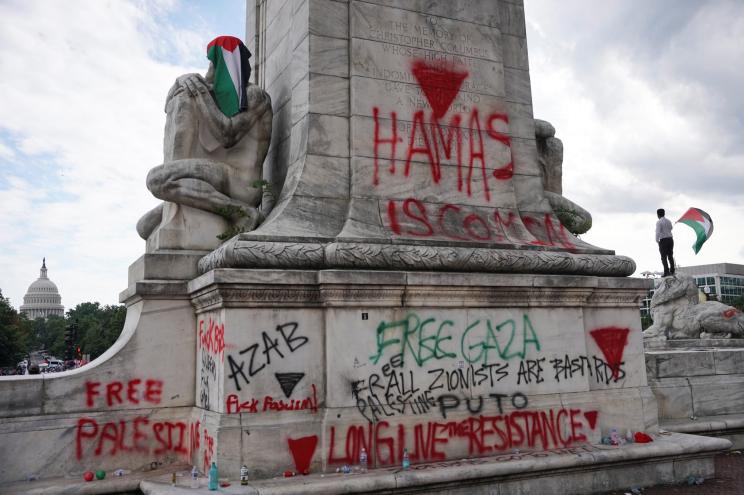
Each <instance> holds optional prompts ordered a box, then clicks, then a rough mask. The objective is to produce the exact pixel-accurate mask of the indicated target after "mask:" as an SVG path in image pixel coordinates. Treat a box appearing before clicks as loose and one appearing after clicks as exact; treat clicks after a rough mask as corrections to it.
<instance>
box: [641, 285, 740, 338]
mask: <svg viewBox="0 0 744 495" xmlns="http://www.w3.org/2000/svg"><path fill="white" fill-rule="evenodd" d="M651 318H653V320H654V323H653V325H651V326H650V327H648V328H647V329H646V330H645V331H644V332H643V338H644V339H649V340H650V339H653V340H666V339H697V338H719V339H720V338H732V337H734V338H742V337H744V313H742V312H741V311H739V310H738V309H736V308H734V307H732V306H728V305H726V304H723V303H720V302H718V301H707V302H702V303H701V302H700V300H699V296H698V288H697V285H695V280H694V279H693V278H692V277H691V276H689V275H682V274H677V275H673V276H671V277H665V278H664V279H663V280H662V282H661V285H660V286H659V287H658V288H657V289H656V292H655V293H654V296H653V297H652V298H651Z"/></svg>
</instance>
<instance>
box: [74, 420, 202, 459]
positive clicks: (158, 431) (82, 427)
mask: <svg viewBox="0 0 744 495" xmlns="http://www.w3.org/2000/svg"><path fill="white" fill-rule="evenodd" d="M198 431H199V423H198V422H197V423H196V424H191V425H189V424H187V423H185V422H183V421H151V420H150V419H149V418H147V417H146V416H137V417H136V418H134V419H133V420H131V421H125V420H119V421H108V422H106V423H99V422H98V421H97V420H95V419H93V418H87V417H82V418H80V419H78V422H77V428H76V438H75V446H76V449H75V455H76V456H77V458H78V459H82V458H83V455H84V453H85V452H87V449H86V445H95V449H94V450H93V454H94V455H95V456H96V457H97V456H100V455H107V456H116V455H118V454H122V453H127V452H141V453H146V454H154V455H161V454H164V453H168V452H170V453H175V454H179V455H181V456H183V458H184V459H190V458H191V453H192V452H194V448H195V447H196V448H197V449H198V445H199V442H198ZM195 432H196V437H197V440H196V442H195V441H194V433H195ZM189 436H190V438H189ZM88 442H90V443H88Z"/></svg>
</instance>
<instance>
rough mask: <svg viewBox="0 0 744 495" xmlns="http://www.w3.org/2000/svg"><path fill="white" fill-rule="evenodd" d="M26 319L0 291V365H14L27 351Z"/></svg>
mask: <svg viewBox="0 0 744 495" xmlns="http://www.w3.org/2000/svg"><path fill="white" fill-rule="evenodd" d="M27 332H28V321H27V320H26V319H25V318H24V317H23V316H21V315H19V314H18V312H17V311H16V310H15V308H14V307H13V306H11V305H10V300H8V299H7V298H5V297H3V295H2V293H0V366H3V367H4V366H15V365H16V364H17V363H18V362H19V361H21V360H22V359H23V357H24V356H25V355H26V353H27V352H28V333H27Z"/></svg>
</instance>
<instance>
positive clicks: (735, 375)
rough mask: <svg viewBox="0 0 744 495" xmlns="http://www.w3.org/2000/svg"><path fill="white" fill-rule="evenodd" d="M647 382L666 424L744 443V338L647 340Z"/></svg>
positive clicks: (661, 419) (735, 444) (739, 446)
mask: <svg viewBox="0 0 744 495" xmlns="http://www.w3.org/2000/svg"><path fill="white" fill-rule="evenodd" d="M646 346H647V351H646V367H647V374H648V378H649V385H650V386H651V389H652V390H653V392H654V395H655V396H656V399H657V402H658V404H659V422H660V426H661V427H662V428H664V429H667V430H670V431H677V432H685V433H695V434H700V435H706V436H716V437H722V438H727V439H729V440H731V441H732V442H733V444H734V447H735V448H737V449H740V448H744V366H743V365H744V340H742V339H695V340H669V341H666V342H660V343H649V342H646Z"/></svg>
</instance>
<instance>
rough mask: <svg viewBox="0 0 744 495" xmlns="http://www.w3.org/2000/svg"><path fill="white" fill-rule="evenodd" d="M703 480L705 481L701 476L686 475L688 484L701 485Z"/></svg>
mask: <svg viewBox="0 0 744 495" xmlns="http://www.w3.org/2000/svg"><path fill="white" fill-rule="evenodd" d="M704 481H705V478H703V477H702V476H692V475H690V476H688V477H687V484H688V485H690V486H692V485H702V484H703V482H704Z"/></svg>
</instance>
